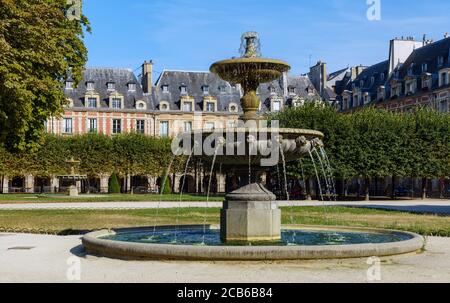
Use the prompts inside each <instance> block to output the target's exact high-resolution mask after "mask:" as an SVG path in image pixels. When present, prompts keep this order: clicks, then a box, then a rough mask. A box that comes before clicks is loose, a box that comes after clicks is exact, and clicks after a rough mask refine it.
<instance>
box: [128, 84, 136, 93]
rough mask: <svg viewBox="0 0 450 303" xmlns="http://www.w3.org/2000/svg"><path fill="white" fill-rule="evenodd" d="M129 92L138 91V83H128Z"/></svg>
mask: <svg viewBox="0 0 450 303" xmlns="http://www.w3.org/2000/svg"><path fill="white" fill-rule="evenodd" d="M128 90H129V91H130V92H134V91H136V83H128Z"/></svg>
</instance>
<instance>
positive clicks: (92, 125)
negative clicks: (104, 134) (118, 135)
mask: <svg viewBox="0 0 450 303" xmlns="http://www.w3.org/2000/svg"><path fill="white" fill-rule="evenodd" d="M87 126H88V132H90V133H96V132H97V130H98V125H97V119H96V118H88V119H87Z"/></svg>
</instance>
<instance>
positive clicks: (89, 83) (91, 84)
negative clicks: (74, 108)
mask: <svg viewBox="0 0 450 303" xmlns="http://www.w3.org/2000/svg"><path fill="white" fill-rule="evenodd" d="M94 88H95V87H94V82H92V81H89V82H86V89H87V90H94Z"/></svg>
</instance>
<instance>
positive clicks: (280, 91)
mask: <svg viewBox="0 0 450 303" xmlns="http://www.w3.org/2000/svg"><path fill="white" fill-rule="evenodd" d="M286 84H287V87H286V92H287V95H285V87H284V86H285V85H284V78H283V77H281V78H280V79H278V80H275V81H272V82H269V83H264V84H261V85H260V86H259V89H258V95H259V97H260V99H261V112H268V111H270V109H271V104H270V100H271V98H272V97H277V98H281V99H283V104H284V106H290V105H292V104H291V103H292V98H293V97H298V98H301V99H304V100H305V101H312V100H317V99H320V97H319V95H318V94H317V91H316V90H315V88H314V85H313V84H312V82H311V80H310V79H309V78H308V76H297V77H295V76H287V78H286ZM271 87H273V88H275V93H273V94H272V93H271V91H270V88H271ZM290 87H292V88H294V89H295V94H293V95H290V94H289V92H288V89H289V88H290ZM308 89H310V90H312V91H313V93H312V94H309V93H308Z"/></svg>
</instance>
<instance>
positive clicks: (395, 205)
mask: <svg viewBox="0 0 450 303" xmlns="http://www.w3.org/2000/svg"><path fill="white" fill-rule="evenodd" d="M158 204H159V203H158V202H74V203H28V204H23V203H10V204H0V211H1V210H33V209H69V210H70V209H153V208H157V207H158ZM324 204H325V205H334V206H351V207H367V208H376V209H387V210H399V211H406V212H415V213H430V214H438V215H450V200H407V201H370V202H363V201H360V202H320V201H293V202H280V203H279V205H280V206H290V205H295V206H322V205H324ZM178 205H179V202H161V203H160V204H159V207H160V208H176V207H178ZM181 205H182V207H205V205H206V203H205V202H182V204H181ZM208 206H209V207H221V206H222V203H221V202H209V203H208Z"/></svg>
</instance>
